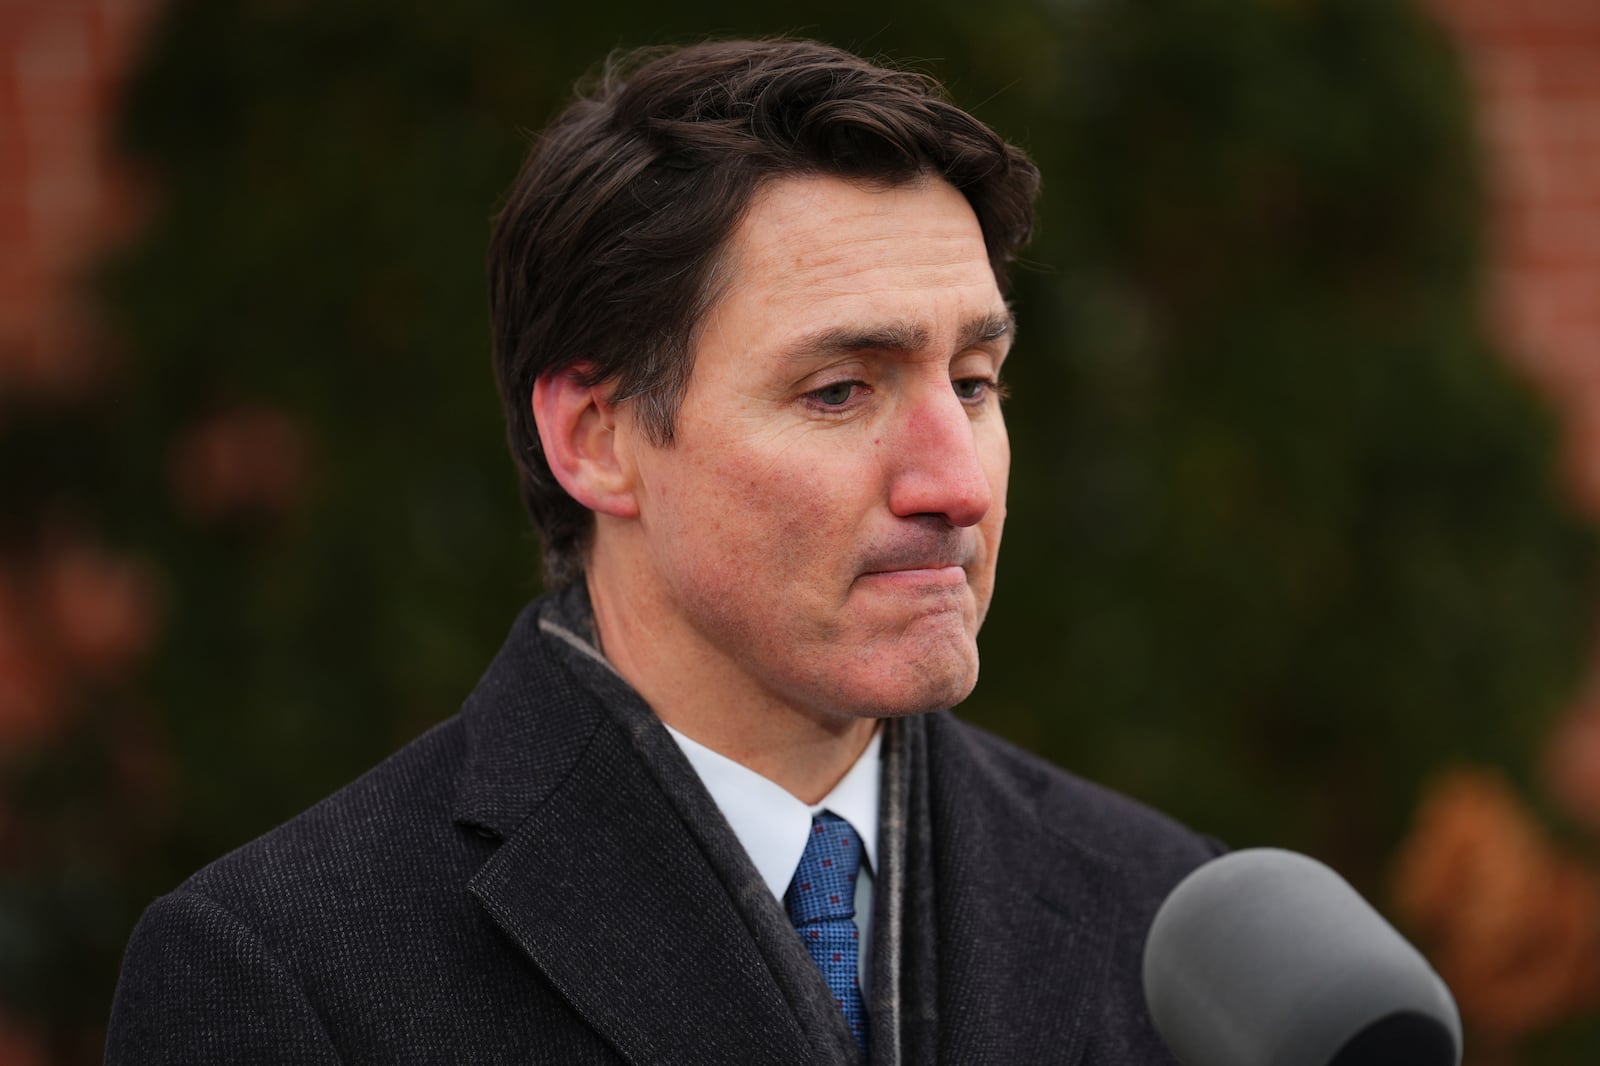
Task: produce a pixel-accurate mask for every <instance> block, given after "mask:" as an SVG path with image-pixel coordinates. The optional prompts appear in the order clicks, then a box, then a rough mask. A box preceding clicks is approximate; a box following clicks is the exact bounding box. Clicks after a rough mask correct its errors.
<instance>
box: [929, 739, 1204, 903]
mask: <svg viewBox="0 0 1600 1066" xmlns="http://www.w3.org/2000/svg"><path fill="white" fill-rule="evenodd" d="M933 732H934V742H935V743H939V744H942V745H944V746H946V747H948V748H952V749H955V750H957V751H959V752H960V753H961V755H962V756H963V757H964V760H965V761H967V762H968V763H969V764H970V765H971V767H972V768H973V770H974V772H975V774H976V776H977V777H979V778H981V779H982V780H983V781H984V782H985V785H986V787H988V788H990V789H993V790H994V795H995V797H996V799H997V800H998V801H999V802H1002V803H1004V804H1006V805H1008V806H1010V807H1012V808H1013V809H1024V810H1027V811H1029V812H1031V814H1032V815H1033V817H1034V818H1035V819H1036V820H1037V823H1038V825H1039V827H1040V829H1041V830H1042V831H1043V832H1045V833H1047V834H1048V835H1050V836H1054V837H1057V838H1059V839H1061V840H1063V841H1066V842H1068V843H1070V844H1071V845H1072V846H1073V847H1076V848H1080V849H1083V850H1086V851H1089V852H1091V853H1093V854H1095V855H1097V856H1099V857H1100V858H1102V859H1103V860H1105V861H1106V862H1107V863H1108V864H1109V865H1110V866H1111V867H1112V868H1114V869H1115V870H1117V871H1118V872H1119V873H1121V874H1122V875H1124V876H1127V877H1132V878H1134V879H1136V880H1150V881H1151V882H1152V884H1156V885H1160V886H1164V887H1170V885H1171V884H1174V883H1176V881H1177V880H1178V879H1181V877H1182V876H1183V875H1184V874H1186V873H1188V872H1189V871H1190V870H1192V869H1193V868H1194V867H1196V866H1198V865H1200V864H1201V863H1203V862H1205V861H1207V860H1208V859H1211V858H1214V857H1216V856H1217V855H1219V854H1221V853H1222V852H1223V851H1224V850H1225V849H1224V848H1223V846H1222V844H1221V843H1220V842H1219V841H1217V840H1216V839H1214V838H1212V837H1208V836H1205V835H1203V834H1201V833H1197V832H1195V831H1194V830H1193V829H1190V828H1189V827H1188V826H1186V825H1184V824H1183V823H1182V822H1180V821H1178V820H1177V819H1175V818H1173V817H1171V816H1170V815H1167V814H1164V813H1162V812H1161V811H1158V810H1156V809H1154V808H1152V807H1150V806H1148V805H1146V804H1144V803H1142V802H1140V801H1139V800H1136V799H1134V798H1132V797H1130V796H1127V795H1124V794H1122V793H1120V792H1117V791H1115V790H1113V789H1111V788H1108V787H1106V786H1105V785H1101V784H1098V783H1096V782H1094V781H1090V780H1087V779H1085V778H1083V777H1080V776H1078V775H1077V774H1074V773H1072V772H1070V771H1067V770H1064V769H1062V768H1061V767H1059V766H1056V765H1055V764H1053V763H1050V762H1048V761H1046V760H1045V759H1043V758H1041V757H1039V756H1038V755H1035V754H1033V753H1032V752H1029V751H1026V750H1024V749H1022V748H1019V747H1017V746H1016V745H1015V744H1012V743H1010V742H1009V741H1006V740H1003V739H1001V738H1000V737H997V736H995V735H994V734H992V733H989V732H987V731H986V730H983V729H981V728H979V727H977V726H974V725H972V724H970V723H967V722H963V721H961V720H959V719H957V718H955V717H953V716H948V715H945V716H941V717H940V719H939V720H938V722H937V724H936V726H935V729H934V731H933ZM1163 890H1164V888H1163Z"/></svg>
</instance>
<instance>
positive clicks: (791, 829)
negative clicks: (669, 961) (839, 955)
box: [667, 726, 883, 993]
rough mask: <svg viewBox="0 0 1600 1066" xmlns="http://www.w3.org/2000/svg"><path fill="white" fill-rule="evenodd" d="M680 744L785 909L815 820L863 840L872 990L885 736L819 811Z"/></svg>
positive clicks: (861, 907)
mask: <svg viewBox="0 0 1600 1066" xmlns="http://www.w3.org/2000/svg"><path fill="white" fill-rule="evenodd" d="M667 732H669V733H671V734H672V739H673V740H676V741H677V742H678V746H679V747H680V748H682V749H683V753H684V755H686V756H687V757H688V759H689V765H690V766H693V767H694V770H695V773H697V774H699V775H700V781H701V783H703V784H704V785H705V786H706V791H707V792H709V793H711V798H712V799H713V800H715V801H716V804H717V806H718V808H720V809H721V811H722V816H723V817H724V818H726V819H727V820H728V825H730V826H732V827H733V832H734V835H735V836H737V837H738V838H739V843H740V844H743V845H744V850H745V851H746V852H747V853H748V854H749V856H750V861H751V862H752V863H754V864H755V868H756V872H757V873H759V874H760V875H761V879H762V880H764V881H765V882H766V883H767V887H768V888H770V889H771V890H772V894H773V895H774V896H776V897H777V898H778V902H779V903H780V904H781V903H782V902H783V894H784V893H785V892H787V891H788V890H789V882H790V881H792V880H794V872H795V869H796V868H797V867H798V866H799V865H800V856H801V855H803V854H805V850H806V841H808V840H809V839H810V838H811V817H812V815H814V814H816V813H818V812H819V811H824V810H828V811H832V812H833V813H834V814H837V815H838V816H839V817H840V818H843V819H844V820H845V821H847V822H849V823H850V825H851V828H853V829H854V830H855V831H856V833H857V834H858V835H859V836H860V837H861V851H862V860H861V874H860V876H859V877H857V878H856V927H857V928H859V929H860V930H861V943H862V944H863V945H865V946H866V950H863V951H861V952H860V953H859V954H858V955H857V958H856V964H857V970H858V972H859V974H860V978H861V990H862V992H863V993H866V992H867V991H868V989H867V975H868V974H869V973H870V972H871V968H870V967H869V966H868V965H867V960H868V956H869V954H870V953H871V946H872V877H873V873H872V872H873V871H874V870H875V869H877V866H878V788H879V781H880V778H881V777H882V765H881V764H880V763H879V761H878V749H879V748H880V747H881V743H880V742H881V738H882V732H883V731H882V730H881V729H880V730H878V731H876V732H874V733H873V734H872V740H871V741H870V742H868V744H867V748H866V750H865V751H863V752H862V753H861V756H860V757H859V758H858V759H856V761H855V765H854V766H852V767H850V770H849V772H847V773H846V774H845V775H844V777H843V778H841V779H840V781H839V783H838V784H837V785H835V786H834V787H833V791H832V792H829V793H828V794H827V795H826V796H824V797H822V802H820V803H817V804H815V805H811V804H807V803H804V802H802V801H801V800H799V799H797V798H796V797H795V796H794V795H793V794H791V793H790V792H788V791H787V790H786V789H784V787H783V786H782V785H779V784H777V783H776V782H774V781H770V780H768V779H767V778H765V777H762V776H761V775H760V774H758V773H756V772H755V771H754V770H752V769H750V768H749V767H747V766H744V765H743V764H741V763H737V762H734V761H733V760H732V759H730V758H728V757H727V756H726V755H722V754H719V753H717V752H715V751H712V750H711V749H710V748H708V747H706V746H705V745H704V744H700V743H698V742H696V741H694V740H691V739H689V738H688V737H686V736H684V735H683V734H682V733H680V732H678V731H677V730H676V729H673V728H672V727H671V726H667Z"/></svg>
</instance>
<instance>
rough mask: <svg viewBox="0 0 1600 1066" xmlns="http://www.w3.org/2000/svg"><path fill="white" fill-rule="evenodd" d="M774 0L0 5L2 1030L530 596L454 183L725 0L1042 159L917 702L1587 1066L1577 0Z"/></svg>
mask: <svg viewBox="0 0 1600 1066" xmlns="http://www.w3.org/2000/svg"><path fill="white" fill-rule="evenodd" d="M774 12H775V13H773V14H771V15H754V14H752V13H751V9H750V6H749V5H748V4H744V3H739V4H734V3H728V2H724V0H698V2H687V0H686V2H684V3H680V4H677V5H673V6H672V9H671V10H670V11H668V10H665V9H664V7H663V5H660V4H658V3H644V2H638V0H616V2H613V3H611V4H607V5H602V6H601V7H597V8H588V7H587V6H586V5H535V4H528V3H518V2H513V0H464V2H462V3H457V4H450V5H445V4H434V5H419V6H416V7H415V8H413V7H412V6H410V5H399V4H394V3H391V2H387V0H340V2H338V3H333V4H328V3H310V2H305V0H4V3H0V1066H34V1064H38V1063H66V1064H78V1063H91V1062H98V1061H99V1057H100V1048H101V1043H102V1040H103V1034H104V1022H105V1017H106V1012H107V1008H108V1005H109V1001H110V996H111V992H112V988H113V985H114V983H115V979H116V974H117V968H118V964H119V960H120V954H121V949H122V945H123V943H124V941H125V939H126V937H127V935H128V932H129V930H130V929H131V927H132V925H133V923H134V921H135V920H136V919H137V917H138V915H139V913H140V911H141V910H142V909H143V907H144V906H145V905H146V904H147V903H148V902H149V901H150V900H151V899H152V898H153V897H154V896H156V895H158V894H160V893H161V892H164V891H166V890H168V889H170V888H172V887H173V886H174V885H175V884H177V882H178V881H180V880H181V879H182V878H183V877H184V876H185V875H186V874H187V873H189V872H191V871H192V870H193V869H194V868H196V867H198V866H199V865H201V864H203V863H205V862H206V861H208V860H210V859H212V858H214V857H216V856H217V855H219V854H221V853H223V852H224V851H226V850H228V849H230V848H232V847H234V846H236V845H238V844H240V843H242V842H243V841H245V840H247V839H249V838H251V837H253V836H255V835H257V834H258V833H260V832H262V831H263V830H265V829H267V828H269V827H270V826H272V825H274V824H275V823H277V822H279V821H281V820H283V819H284V818H286V817H288V816H289V815H291V814H293V813H294V812H296V811H298V810H300V809H302V808H304V807H305V806H307V805H309V804H310V803H312V802H314V801H315V800H316V799H318V798H319V797H321V796H323V795H325V794H326V793H328V792H329V791H331V790H333V789H334V788H336V787H338V786H339V785H340V784H341V783H343V782H345V781H347V780H348V779H350V778H352V777H353V776H355V775H356V774H357V773H359V772H360V771H361V770H362V769H364V768H366V767H367V766H369V765H371V764H372V763H374V762H376V761H377V760H378V759H380V758H382V757H383V756H384V755H385V754H386V753H387V752H389V751H391V750H392V749H394V748H395V747H397V746H399V745H400V744H402V743H404V742H405V741H406V740H408V739H409V738H411V737H412V736H414V735H416V734H417V733H418V732H420V731H422V730H424V729H426V728H427V727H428V726H430V725H431V724H433V723H435V722H437V721H439V720H441V719H443V718H445V717H447V716H448V715H450V714H451V713H453V712H454V710H455V709H456V707H457V706H458V704H459V702H460V700H461V699H462V698H463V696H464V695H465V694H466V693H467V691H468V690H469V689H470V688H471V686H472V684H473V682H474V681H475V679H476V677H477V676H478V673H479V672H480V671H481V670H482V669H483V667H484V666H485V665H486V664H487V662H488V660H489V658H490V657H491V655H492V654H493V652H494V650H495V649H496V648H497V647H498V645H499V642H500V640H501V639H502V637H503V635H504V633H505V630H506V628H507V627H508V625H509V623H510V621H511V619H512V617H513V615H514V613H515V612H516V610H517V609H518V607H519V606H520V605H521V604H522V603H523V602H525V601H526V600H527V599H528V598H530V597H531V596H533V595H535V594H536V593H537V592H538V577H537V575H538V563H537V558H538V550H537V543H536V540H535V538H534V535H533V534H532V532H531V530H530V527H529V525H528V523H527V521H526V520H525V519H524V517H523V515H522V513H521V510H520V507H519V503H518V498H517V491H516V484H515V478H514V475H513V471H512V467H511V464H510V462H509V460H508V459H507V457H506V455H505V448H504V443H503V433H502V429H501V420H500V414H499V410H498V405H497V401H496V398H495V395H494V389H493V385H492V382H491V376H490V370H489V355H488V327H487V322H486V311H485V296H484V285H483V256H484V249H485V245H486V240H487V234H488V223H489V218H490V216H491V214H492V213H493V211H494V208H495V206H496V203H497V199H498V197H499V196H500V194H501V193H502V192H503V191H504V190H505V188H506V187H507V186H508V185H509V183H510V181H511V179H512V177H513V175H514V174H515V171H516V169H517V166H518V163H519V161H520V159H521V156H522V154H523V152H524V151H525V148H526V145H527V140H528V136H529V131H531V130H534V129H537V128H538V127H539V126H540V125H541V124H542V123H543V122H544V121H545V120H546V119H547V118H548V117H549V116H550V115H551V114H552V113H553V111H554V110H555V109H556V108H557V107H558V106H559V103H560V102H561V100H562V99H563V98H564V97H565V96H566V94H567V93H568V92H569V90H570V87H571V85H572V84H573V82H574V81H575V80H576V79H577V78H579V77H580V76H581V75H582V74H583V73H584V72H585V71H586V70H587V69H588V68H590V67H591V66H592V65H593V64H594V62H595V61H596V60H598V59H599V58H600V57H601V56H603V55H604V54H605V53H606V52H607V51H608V50H610V49H611V48H613V47H616V46H619V45H635V44H646V43H661V42H672V41H687V40H691V39H695V38H699V37H702V36H705V35H708V34H717V35H732V34H758V33H774V32H800V33H804V34H807V35H811V36H816V37H819V38H823V39H826V40H829V41H832V42H835V43H837V44H840V45H843V46H846V47H849V48H852V49H855V50H858V51H862V52H865V53H867V54H881V55H884V56H886V57H889V58H891V59H894V60H896V61H899V62H901V63H907V64H910V65H913V66H916V67H918V68H920V69H924V70H926V71H928V72H930V73H933V74H935V75H936V76H938V77H939V78H941V79H942V80H943V81H944V82H945V83H946V84H947V85H948V86H949V87H950V89H951V91H952V93H953V95H954V96H955V98H956V100H957V101H958V102H959V103H961V104H963V105H964V106H966V107H968V108H969V109H971V110H973V111H974V112H975V113H976V114H978V115H979V117H981V118H983V119H985V120H986V121H988V122H989V123H990V124H991V125H993V126H995V127H996V128H997V129H998V130H1000V131H1001V132H1002V133H1003V134H1004V135H1006V136H1007V137H1009V138H1010V139H1012V140H1014V141H1016V142H1018V143H1020V144H1022V145H1023V146H1024V147H1026V148H1027V149H1028V150H1029V151H1030V152H1031V153H1032V154H1033V155H1034V156H1035V158H1036V159H1037V160H1038V161H1039V163H1040V165H1041V167H1042V169H1043V171H1044V174H1045V193H1044V200H1043V203H1042V205H1041V211H1040V229H1039V236H1038V239H1037V241H1036V242H1035V244H1034V245H1033V246H1032V248H1031V249H1030V252H1029V261H1028V263H1027V264H1026V265H1025V266H1024V267H1023V269H1021V270H1020V271H1019V273H1018V276H1017V278H1016V280H1015V297H1016V304H1017V309H1018V314H1019V317H1020V319H1021V321H1022V323H1023V329H1022V331H1021V344H1020V346H1019V349H1018V352H1017V356H1016V358H1014V359H1013V360H1012V362H1011V363H1010V364H1009V365H1008V368H1007V370H1008V375H1010V382H1011V385H1012V389H1013V393H1014V397H1013V399H1012V400H1011V401H1010V406H1009V408H1008V419H1009V422H1010V425H1011V427H1012V435H1013V449H1014V453H1015V459H1014V462H1015V469H1014V472H1013V478H1012V489H1011V516H1010V522H1009V525H1008V529H1007V536H1006V551H1005V553H1004V559H1003V561H1002V565H1001V575H1000V589H999V591H998V594H997V599H996V606H995V609H994V611H993V612H992V613H991V615H990V620H989V623H988V626H987V628H986V629H985V631H984V634H983V656H984V676H983V680H982V681H981V682H980V685H979V688H978V692H977V693H976V694H975V695H974V697H973V698H972V700H971V701H970V703H969V704H968V705H967V706H966V707H965V708H964V709H963V711H962V713H963V714H964V715H966V716H967V717H969V718H971V719H973V720H975V721H978V722H979V723H981V724H984V725H986V726H988V727H989V728H992V729H994V730H996V731H998V732H1000V733H1002V734H1004V735H1006V736H1009V737H1011V738H1013V739H1015V740H1017V741H1018V742H1020V743H1022V744H1024V745H1026V746H1028V747H1030V748H1033V749H1035V750H1037V751H1040V752H1042V753H1044V754H1045V755H1047V756H1049V757H1050V758H1052V759H1054V760H1055V761H1057V762H1059V763H1061V764H1063V765H1065V766H1067V767H1069V768H1072V769H1074V770H1076V771H1078V772H1080V773H1083V774H1085V775H1087V776H1090V777H1094V778H1097V779H1100V780H1103V781H1106V782H1108V783H1110V784H1112V785H1114V786H1116V787H1117V788H1120V789H1122V790H1124V791H1127V792H1129V793H1131V794H1133V795H1135V796H1137V797H1139V798H1141V799H1144V800H1146V801H1147V802H1150V803H1152V804H1155V805H1157V806H1159V807H1161V808H1163V809H1165V810H1168V811H1170V812H1172V813H1174V814H1175V815H1177V816H1178V817H1180V818H1182V819H1183V820H1184V821H1187V822H1189V823H1190V824H1192V825H1194V826H1196V827H1197V828H1200V829H1202V830H1204V831H1207V832H1210V833H1213V834H1216V835H1218V836H1221V837H1222V838H1224V839H1225V840H1227V841H1228V842H1230V843H1231V844H1234V845H1236V846H1248V845H1264V844H1271V845H1279V846H1285V847H1291V848H1296V849H1299V850H1303V851H1308V852H1311V853H1313V854H1316V855H1318V856H1320V857H1322V858H1324V859H1325V860H1327V861H1328V862H1330V863H1331V864H1332V865H1334V866H1335V867H1336V868H1338V869H1339V870H1340V871H1341V872H1342V873H1344V874H1345V875H1346V876H1347V877H1349V878H1350V879H1351V880H1352V881H1354V882H1355V884H1356V885H1357V886H1358V887H1359V888H1361V889H1362V890H1363V891H1364V892H1365V893H1367V894H1368V895H1369V896H1370V897H1371V898H1373V899H1374V901H1375V902H1377V903H1378V905H1379V906H1380V907H1381V908H1382V909H1383V910H1384V911H1385V912H1386V913H1387V914H1388V915H1389V916H1390V917H1391V918H1392V919H1393V920H1394V921H1396V922H1397V923H1398V924H1399V925H1400V926H1401V927H1402V928H1404V929H1405V930H1406V931H1407V932H1408V933H1409V934H1410V935H1412V936H1413V937H1414V938H1415V939H1416V940H1417V941H1418V942H1419V944H1421V945H1422V946H1423V947H1424V949H1425V950H1426V951H1427V953H1428V954H1429V955H1430V957H1431V958H1432V959H1433V961H1434V963H1435V965H1436V966H1437V967H1438V968H1439V969H1440V970H1441V972H1442V973H1443V974H1444V976H1445V977H1446V979H1447V980H1449V981H1450V982H1451V984H1452V985H1453V987H1454V989H1455V991H1456V993H1457V996H1458V999H1459V1001H1460V1004H1461V1007H1462V1010H1463V1013H1464V1015H1465V1019H1466V1023H1467V1027H1468V1031H1469V1057H1468V1060H1469V1063H1471V1064H1473V1066H1496V1064H1508V1063H1532V1064H1541V1063H1590V1062H1595V1061H1600V670H1597V669H1596V667H1597V665H1600V642H1597V641H1596V639H1595V638H1596V635H1597V633H1600V629H1597V625H1596V623H1597V612H1596V610H1595V607H1596V603H1595V591H1596V584H1595V576H1596V575H1595V566H1594V563H1595V552H1594V547H1595V536H1594V531H1595V526H1596V521H1597V518H1600V3H1595V2H1594V0H1521V2H1519V3H1517V4H1503V3H1496V2H1494V0H1430V2H1428V3H1423V4H1414V3H1409V2H1398V0H1149V2H1145V3H1137V4H1136V3H1131V2H1129V0H1120V2H1119V0H991V2H990V3H988V4H987V5H984V6H983V7H982V9H981V10H980V9H979V7H978V5H974V4H970V3H962V4H955V3H947V2H943V0H935V2H932V3H930V2H928V0H922V2H917V3H912V2H910V0H875V2H872V3H862V2H860V0H850V2H843V0H840V2H830V0H817V2H809V0H797V2H795V3H791V4H787V5H782V6H779V7H776V8H775V9H774ZM1019 1024H1025V1023H1022V1022H1019Z"/></svg>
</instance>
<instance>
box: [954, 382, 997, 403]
mask: <svg viewBox="0 0 1600 1066" xmlns="http://www.w3.org/2000/svg"><path fill="white" fill-rule="evenodd" d="M950 387H951V388H953V389H955V390H956V395H957V396H959V397H961V398H962V399H963V400H981V399H983V398H984V397H985V396H987V395H988V394H989V393H991V392H994V391H995V390H996V388H997V386H996V385H995V381H994V379H993V378H957V379H956V380H955V381H952V382H951V383H950Z"/></svg>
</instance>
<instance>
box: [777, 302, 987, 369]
mask: <svg viewBox="0 0 1600 1066" xmlns="http://www.w3.org/2000/svg"><path fill="white" fill-rule="evenodd" d="M1016 328H1017V323H1016V319H1015V318H1013V317H1012V314H1011V312H1010V311H1009V310H1007V311H1003V312H1001V311H995V312H991V313H989V314H986V315H979V316H977V317H976V318H970V319H968V320H967V321H965V322H963V323H962V324H961V329H960V332H959V333H958V334H957V335H956V349H957V350H958V351H959V350H961V349H965V348H973V347H976V346H978V345H980V344H985V343H988V342H990V341H996V340H999V339H1000V338H1001V337H1005V336H1007V335H1009V334H1013V333H1015V332H1016ZM928 341H929V332H928V329H927V327H926V326H922V325H918V324H916V323H913V322H886V323H882V324H880V325H872V326H832V327H829V328H827V329H823V330H819V331H817V332H816V333H813V334H811V335H809V336H806V337H802V338H801V339H800V340H799V341H797V342H796V343H794V344H792V345H790V346H789V347H788V349H787V350H786V351H785V352H784V357H785V358H786V359H790V360H793V361H796V362H802V361H806V360H811V359H816V358H821V357H825V356H830V355H844V354H848V353H850V352H914V351H918V350H919V349H922V348H925V347H927V345H928Z"/></svg>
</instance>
